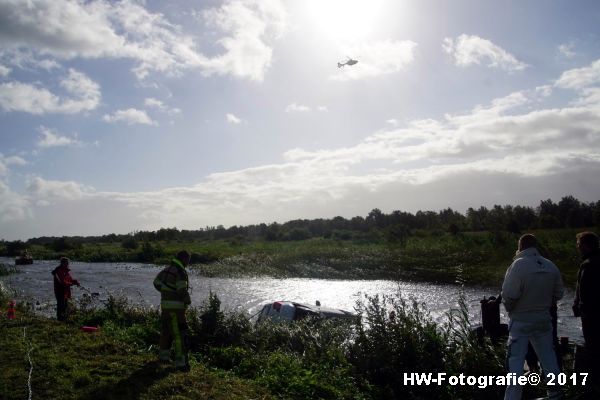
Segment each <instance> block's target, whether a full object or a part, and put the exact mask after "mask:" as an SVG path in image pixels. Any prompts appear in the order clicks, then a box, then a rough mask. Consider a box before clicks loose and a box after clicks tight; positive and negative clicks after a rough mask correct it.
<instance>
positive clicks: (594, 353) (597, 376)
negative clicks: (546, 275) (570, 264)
mask: <svg viewBox="0 0 600 400" xmlns="http://www.w3.org/2000/svg"><path fill="white" fill-rule="evenodd" d="M576 237H577V250H578V251H579V253H580V254H581V258H582V259H583V262H582V263H581V264H580V265H579V271H578V272H577V287H576V289H575V299H574V301H573V314H574V315H575V316H576V317H581V329H582V331H583V339H584V341H585V345H584V348H583V349H584V356H583V357H582V358H581V361H582V363H581V364H583V365H581V364H579V365H576V369H577V370H578V371H581V372H589V373H590V378H589V381H588V384H587V385H586V386H587V393H586V394H587V395H588V398H595V399H597V398H600V368H599V367H598V362H600V294H599V293H598V288H599V287H600V244H599V240H598V235H596V234H595V233H594V232H581V233H578V234H577V236H576ZM576 363H577V359H576Z"/></svg>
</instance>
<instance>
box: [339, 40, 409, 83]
mask: <svg viewBox="0 0 600 400" xmlns="http://www.w3.org/2000/svg"><path fill="white" fill-rule="evenodd" d="M416 47H417V44H416V43H415V42H412V41H410V40H402V41H393V40H385V41H381V42H375V43H364V44H360V45H355V46H349V47H345V48H343V49H342V51H341V53H342V54H348V55H351V56H352V58H355V59H357V60H358V63H357V64H355V65H352V66H348V67H343V68H338V71H337V73H336V74H334V75H332V76H331V79H334V80H338V81H349V80H355V79H365V78H372V77H375V76H379V75H384V74H392V73H397V72H400V71H402V69H404V68H405V67H406V66H407V65H408V64H410V63H412V62H413V60H414V57H415V55H414V53H415V49H416Z"/></svg>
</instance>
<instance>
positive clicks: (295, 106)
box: [285, 103, 310, 113]
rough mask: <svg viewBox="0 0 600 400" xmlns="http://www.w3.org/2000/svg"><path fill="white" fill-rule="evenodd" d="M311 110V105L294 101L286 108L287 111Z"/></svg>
mask: <svg viewBox="0 0 600 400" xmlns="http://www.w3.org/2000/svg"><path fill="white" fill-rule="evenodd" d="M308 111H310V107H308V106H305V105H302V104H296V103H292V104H289V105H288V106H287V107H286V108H285V112H288V113H289V112H308Z"/></svg>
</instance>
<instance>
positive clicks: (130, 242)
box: [121, 236, 139, 250]
mask: <svg viewBox="0 0 600 400" xmlns="http://www.w3.org/2000/svg"><path fill="white" fill-rule="evenodd" d="M121 247H122V248H124V249H129V250H135V249H137V248H138V247H139V243H138V242H137V240H135V238H134V237H133V236H129V237H128V238H127V239H125V240H123V241H122V242H121Z"/></svg>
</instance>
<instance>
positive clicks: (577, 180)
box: [0, 87, 600, 236]
mask: <svg viewBox="0 0 600 400" xmlns="http://www.w3.org/2000/svg"><path fill="white" fill-rule="evenodd" d="M597 89H598V88H584V90H582V91H581V92H579V95H580V96H581V98H580V100H581V101H578V102H576V103H571V104H564V105H562V106H555V108H544V107H543V106H542V104H545V103H542V102H543V101H545V97H544V96H551V95H552V91H551V90H548V88H547V87H538V88H533V89H531V90H523V91H518V92H514V93H509V94H507V95H506V96H504V97H501V98H497V99H494V100H492V101H490V102H488V104H485V105H478V106H475V107H473V109H472V110H470V111H467V112H464V113H460V114H448V115H445V116H443V117H440V118H438V119H423V120H414V121H410V122H407V123H401V122H399V121H394V123H393V124H392V123H389V125H386V127H384V128H383V129H382V130H380V131H377V132H375V133H373V134H371V135H369V136H367V137H365V138H364V139H363V140H361V141H359V142H358V143H355V144H353V145H350V146H347V147H343V148H325V149H319V150H315V151H309V150H305V149H300V148H296V149H291V150H289V151H287V152H285V153H284V154H283V161H282V162H281V163H277V164H270V165H262V166H258V167H254V168H247V169H242V170H236V171H227V172H221V173H214V174H210V175H208V176H206V177H203V178H200V179H199V182H198V184H196V185H191V186H187V187H173V188H165V189H163V190H158V191H153V192H134V193H122V192H98V191H95V190H94V189H93V188H89V187H86V186H84V185H82V184H81V183H77V182H60V181H50V180H45V179H43V178H40V177H35V178H32V179H30V181H29V183H28V186H27V187H28V192H27V193H28V194H27V197H26V198H25V197H20V196H18V195H16V194H15V193H12V194H10V195H6V198H10V199H12V200H11V201H10V202H9V203H10V204H12V205H11V206H10V207H13V208H15V207H16V208H17V209H18V210H21V211H20V212H21V214H20V215H21V216H22V217H23V216H26V215H27V213H26V211H23V210H27V209H28V207H29V208H31V212H32V213H33V214H34V216H35V219H28V220H27V221H25V222H22V223H20V224H19V225H18V226H17V225H14V227H13V229H17V227H22V226H27V229H28V231H29V232H32V233H30V236H34V235H35V233H33V232H39V231H40V229H41V228H40V227H46V228H44V229H52V228H51V227H54V226H57V223H60V224H63V222H64V221H58V218H59V217H60V216H62V215H65V213H68V215H70V216H71V218H70V220H72V221H73V222H70V221H68V224H65V225H64V229H62V227H63V225H61V233H63V234H93V233H98V232H128V231H131V230H132V229H157V228H158V227H161V226H177V227H179V228H186V229H195V228H197V227H198V226H206V225H217V224H224V225H234V224H237V225H240V224H248V223H256V222H268V221H273V220H276V221H285V220H289V219H294V218H317V217H327V216H335V215H343V216H354V215H365V214H366V213H367V212H368V211H369V210H371V209H372V208H374V207H378V208H381V209H382V210H385V211H388V212H389V211H391V210H393V209H402V210H407V211H413V212H414V211H416V210H419V209H421V210H423V209H439V208H440V207H448V206H449V207H452V208H455V209H458V210H465V209H466V207H469V206H476V207H477V206H480V205H488V206H490V205H493V204H515V203H520V204H529V205H535V204H536V203H537V202H539V200H540V199H544V198H549V197H551V198H560V197H561V196H564V195H567V194H573V195H575V196H576V197H578V198H580V199H582V200H584V201H592V200H593V201H596V200H598V198H600V188H599V187H598V185H597V176H598V174H600V99H598V97H597V95H598V91H597ZM557 100H558V102H560V101H564V100H563V99H562V97H560V96H557ZM550 104H557V102H554V101H552V102H550ZM558 104H560V103H558ZM2 190H4V192H1V191H2ZM7 191H10V189H9V188H7V187H6V185H4V186H3V187H2V186H1V185H0V213H2V212H3V211H1V210H3V209H8V208H10V207H9V206H4V205H3V204H4V203H3V202H8V201H7V200H5V198H4V197H5V195H4V194H3V193H7ZM465 193H468V194H470V195H468V196H465ZM517 194H518V198H517V197H515V196H517ZM440 199H442V201H443V204H440ZM3 207H4V208H3ZM90 210H94V212H93V213H90ZM7 213H8V212H4V214H0V215H8V214H7ZM91 214H93V215H91ZM63 219H64V218H63ZM5 226H7V224H6V223H5V224H0V234H3V232H11V231H10V230H7V229H9V228H6V227H5ZM48 227H50V228H48Z"/></svg>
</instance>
